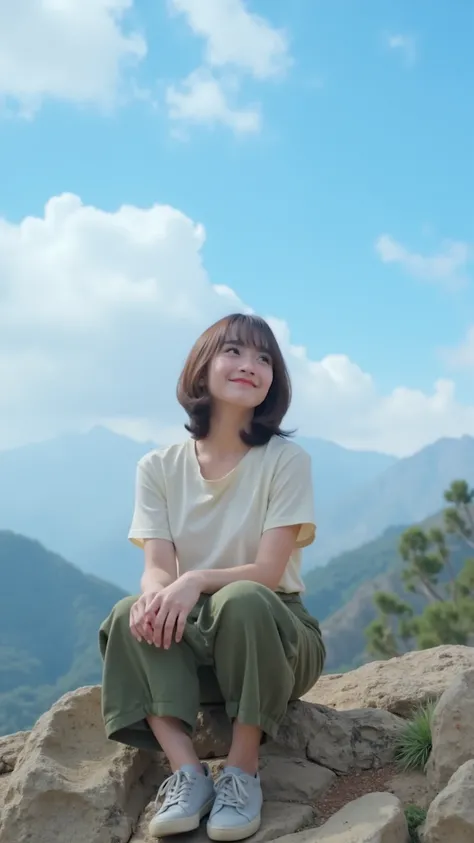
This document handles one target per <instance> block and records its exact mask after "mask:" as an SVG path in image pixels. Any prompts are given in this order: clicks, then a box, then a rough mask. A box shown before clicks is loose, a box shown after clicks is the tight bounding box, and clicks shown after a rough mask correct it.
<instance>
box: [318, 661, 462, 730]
mask: <svg viewBox="0 0 474 843" xmlns="http://www.w3.org/2000/svg"><path fill="white" fill-rule="evenodd" d="M471 668H474V648H473V647H463V646H460V645H459V646H442V647H434V648H433V649H431V650H421V651H416V652H413V653H406V654H405V655H403V656H400V657H399V658H394V659H389V660H388V661H378V662H371V663H370V664H365V665H363V666H362V667H359V668H358V669H357V670H352V671H350V672H349V673H339V674H337V673H336V674H330V675H328V676H322V677H321V679H320V680H319V682H318V683H317V685H315V686H314V688H313V689H312V690H311V691H310V692H309V693H308V694H306V696H305V697H304V699H305V700H307V701H308V702H313V703H320V704H321V705H326V706H330V707H331V708H336V709H340V710H346V709H355V708H383V709H386V710H387V711H391V712H392V713H393V714H398V715H400V717H408V716H409V715H410V714H411V713H412V712H413V711H414V709H416V708H418V707H419V706H420V705H423V704H425V703H427V702H430V701H436V700H438V699H439V698H440V697H441V695H442V694H443V692H444V691H445V690H446V688H448V687H449V686H450V685H451V683H452V682H453V680H454V679H455V678H456V677H457V676H459V674H460V673H463V672H464V671H466V670H469V669H471Z"/></svg>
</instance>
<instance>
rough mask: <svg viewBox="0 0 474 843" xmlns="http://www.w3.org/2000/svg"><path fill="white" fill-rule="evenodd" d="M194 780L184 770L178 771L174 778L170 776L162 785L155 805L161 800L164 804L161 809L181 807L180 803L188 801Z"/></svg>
mask: <svg viewBox="0 0 474 843" xmlns="http://www.w3.org/2000/svg"><path fill="white" fill-rule="evenodd" d="M191 784H192V778H191V776H190V774H189V773H184V772H183V771H182V770H177V771H176V773H173V775H172V776H169V777H168V778H167V779H165V781H164V782H163V784H162V785H161V787H160V789H159V791H158V794H157V797H156V800H155V803H156V805H158V803H159V802H160V800H161V798H162V797H164V799H163V804H162V806H161V808H162V809H163V808H169V807H170V806H171V805H179V804H180V802H182V801H183V800H186V798H187V796H188V794H189V791H190V789H191Z"/></svg>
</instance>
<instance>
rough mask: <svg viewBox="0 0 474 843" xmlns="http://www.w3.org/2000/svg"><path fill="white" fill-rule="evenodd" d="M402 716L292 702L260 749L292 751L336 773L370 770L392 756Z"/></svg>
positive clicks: (266, 750) (269, 752)
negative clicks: (274, 733)
mask: <svg viewBox="0 0 474 843" xmlns="http://www.w3.org/2000/svg"><path fill="white" fill-rule="evenodd" d="M401 727H403V720H402V719H401V718H399V717H396V716H395V715H394V714H390V713H389V712H388V711H377V710H368V711H365V710H359V711H344V712H341V711H334V710H332V709H330V708H324V706H321V705H312V704H311V703H304V702H296V703H292V704H291V705H290V706H289V707H288V712H287V714H286V716H285V718H284V720H283V722H282V724H281V726H280V729H279V731H278V735H277V738H276V740H275V741H269V742H268V743H267V744H266V745H265V747H264V749H263V753H262V754H265V753H268V754H270V755H277V754H282V753H284V754H290V755H291V754H293V755H297V756H300V757H306V758H308V760H309V761H313V762H314V763H315V764H319V765H320V766H321V767H327V768H328V769H329V770H333V771H334V772H336V773H349V772H350V770H371V769H373V768H378V767H384V766H385V765H386V764H389V763H390V762H391V761H392V760H393V755H394V746H395V743H396V740H397V737H398V735H399V732H400V729H401Z"/></svg>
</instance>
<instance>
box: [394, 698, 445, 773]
mask: <svg viewBox="0 0 474 843" xmlns="http://www.w3.org/2000/svg"><path fill="white" fill-rule="evenodd" d="M434 708H435V704H434V703H429V704H428V705H425V706H423V707H422V708H420V709H419V710H418V711H417V712H416V713H415V714H414V715H413V717H412V718H411V720H409V721H408V722H407V723H406V725H405V726H404V728H403V729H402V731H401V733H400V736H399V738H398V741H397V746H396V748H395V760H396V762H397V764H398V766H399V767H400V769H401V770H403V771H408V770H422V771H424V769H425V767H426V763H427V761H428V758H429V757H430V753H431V748H432V737H431V727H432V722H433V713H434Z"/></svg>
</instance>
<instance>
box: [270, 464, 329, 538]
mask: <svg viewBox="0 0 474 843" xmlns="http://www.w3.org/2000/svg"><path fill="white" fill-rule="evenodd" d="M296 524H300V525H301V527H300V531H299V533H298V537H297V540H296V546H297V547H299V548H302V547H307V546H308V545H310V544H312V542H313V541H314V538H315V535H316V522H315V518H314V497H313V481H312V475H311V458H310V456H309V454H307V453H306V451H303V449H298V450H294V451H293V450H292V452H291V453H290V454H289V455H286V454H283V455H282V458H281V459H280V460H279V463H278V465H277V467H276V469H275V473H274V475H273V478H272V483H271V487H270V495H269V500H268V508H267V514H266V518H265V522H264V525H263V532H265V531H266V530H272V529H275V528H276V527H291V526H294V525H296Z"/></svg>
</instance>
